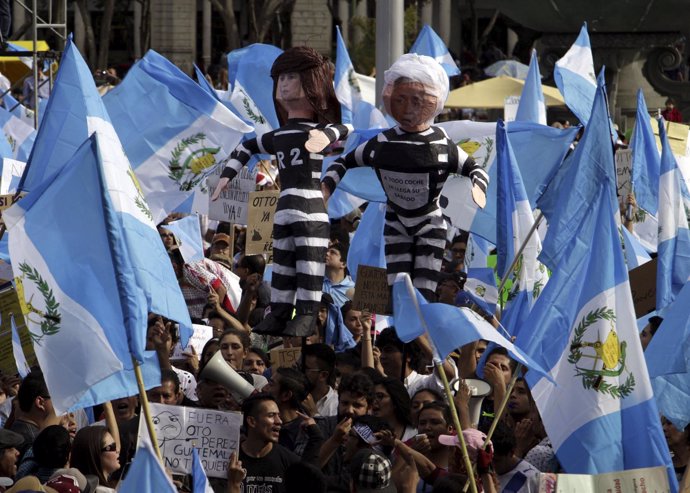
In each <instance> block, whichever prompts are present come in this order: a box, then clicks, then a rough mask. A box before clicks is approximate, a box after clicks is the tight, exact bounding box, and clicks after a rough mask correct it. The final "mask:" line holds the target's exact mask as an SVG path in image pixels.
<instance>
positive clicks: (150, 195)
mask: <svg viewBox="0 0 690 493" xmlns="http://www.w3.org/2000/svg"><path fill="white" fill-rule="evenodd" d="M51 99H52V98H51ZM103 101H104V103H105V106H106V108H107V110H108V113H109V114H110V118H111V120H112V124H113V126H114V127H115V130H116V131H117V134H118V136H119V137H120V141H121V142H122V144H123V146H124V149H125V153H126V154H127V157H128V158H129V160H130V162H131V164H132V168H133V169H134V172H135V173H136V176H137V179H138V180H139V183H140V185H141V189H142V191H143V193H144V196H145V197H146V201H147V202H148V205H149V206H150V208H151V211H152V214H153V221H154V222H155V223H158V222H160V221H161V220H163V219H164V218H165V216H166V215H167V214H168V213H170V212H172V211H174V210H178V209H179V210H181V211H183V212H199V213H202V214H204V213H207V212H208V184H207V179H208V178H209V177H210V176H211V175H212V174H213V173H214V172H215V170H216V169H217V168H218V166H219V163H221V162H223V160H224V159H225V158H227V157H228V156H229V154H230V152H231V151H232V149H234V148H235V146H236V145H237V144H238V143H239V142H240V140H241V138H242V134H243V133H244V132H250V131H251V130H252V128H251V127H250V126H248V125H246V124H245V123H244V122H242V121H241V120H240V119H239V118H238V117H237V116H235V115H234V114H233V113H232V112H231V111H230V110H229V109H228V108H226V107H225V106H224V105H223V104H222V103H221V102H220V101H218V99H217V98H214V97H213V96H211V95H210V94H208V93H207V92H206V91H204V89H202V88H201V87H199V85H198V84H197V83H195V82H194V81H193V80H192V79H190V78H189V77H188V76H187V75H186V74H184V73H183V72H182V71H181V70H180V69H179V68H177V67H176V66H175V65H173V64H172V63H171V62H170V61H168V60H167V59H165V58H164V57H162V56H161V55H159V54H158V53H156V52H155V51H152V50H150V51H149V52H148V53H146V55H145V56H144V58H142V59H141V60H139V62H137V63H136V65H134V67H132V68H131V69H130V70H129V72H128V73H127V77H125V79H124V80H123V81H122V82H121V83H120V84H119V85H117V86H116V87H115V88H114V89H113V90H112V91H110V92H108V93H107V94H106V95H105V96H104V97H103Z"/></svg>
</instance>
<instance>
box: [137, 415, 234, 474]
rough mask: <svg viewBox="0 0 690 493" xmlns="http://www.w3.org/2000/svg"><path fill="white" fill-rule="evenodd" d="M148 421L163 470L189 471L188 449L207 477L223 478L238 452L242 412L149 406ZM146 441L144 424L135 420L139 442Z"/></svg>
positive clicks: (147, 439)
mask: <svg viewBox="0 0 690 493" xmlns="http://www.w3.org/2000/svg"><path fill="white" fill-rule="evenodd" d="M150 406H151V417H152V418H151V419H152V421H153V426H154V428H155V430H156V437H157V439H158V447H159V448H160V451H161V454H162V455H163V459H164V462H165V467H166V468H168V469H170V470H171V471H172V472H173V473H175V474H190V473H191V472H192V449H193V448H197V449H199V458H200V459H201V463H202V464H203V465H204V469H205V470H206V474H207V475H208V477H211V478H225V477H226V472H227V470H228V461H229V460H230V454H231V453H232V452H239V450H238V448H239V443H240V425H241V424H242V413H237V412H229V411H216V410H214V409H198V408H192V407H182V406H168V405H166V404H154V403H151V404H150ZM142 440H144V441H146V442H150V438H149V434H148V431H147V429H146V421H145V420H144V419H140V420H139V441H140V442H141V441H142Z"/></svg>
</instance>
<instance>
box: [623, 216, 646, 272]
mask: <svg viewBox="0 0 690 493" xmlns="http://www.w3.org/2000/svg"><path fill="white" fill-rule="evenodd" d="M621 235H622V236H623V245H624V246H625V263H626V264H627V265H628V270H629V271H630V270H633V269H634V268H635V267H639V266H640V265H642V264H646V263H647V262H649V261H650V260H652V257H650V256H649V254H648V253H647V250H645V249H644V247H643V246H642V244H641V243H640V242H639V240H638V239H637V238H635V236H634V235H633V234H632V233H631V232H630V231H628V228H626V227H625V226H621Z"/></svg>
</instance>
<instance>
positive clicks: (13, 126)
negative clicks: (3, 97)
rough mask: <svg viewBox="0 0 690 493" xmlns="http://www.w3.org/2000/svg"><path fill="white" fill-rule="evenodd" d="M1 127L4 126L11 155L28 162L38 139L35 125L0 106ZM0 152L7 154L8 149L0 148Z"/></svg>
mask: <svg viewBox="0 0 690 493" xmlns="http://www.w3.org/2000/svg"><path fill="white" fill-rule="evenodd" d="M0 127H2V131H3V133H4V134H5V138H6V139H7V142H8V143H9V145H10V148H11V150H12V154H11V155H10V156H9V157H12V158H14V159H16V160H17V161H23V162H26V161H27V160H28V159H29V155H30V154H31V149H32V148H33V145H34V141H35V140H36V130H35V129H34V127H33V126H31V125H28V124H27V123H26V122H24V121H22V120H20V119H19V118H17V117H16V116H14V115H13V114H12V113H10V112H9V111H7V110H6V109H5V108H0ZM3 147H4V146H3ZM0 153H2V154H5V153H6V151H5V150H4V149H3V148H0Z"/></svg>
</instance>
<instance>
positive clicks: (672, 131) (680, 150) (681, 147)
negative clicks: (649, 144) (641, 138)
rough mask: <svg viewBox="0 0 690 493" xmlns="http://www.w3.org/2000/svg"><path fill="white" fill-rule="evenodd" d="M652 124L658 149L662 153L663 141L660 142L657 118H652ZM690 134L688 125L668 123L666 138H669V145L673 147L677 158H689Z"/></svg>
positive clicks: (672, 149) (672, 150)
mask: <svg viewBox="0 0 690 493" xmlns="http://www.w3.org/2000/svg"><path fill="white" fill-rule="evenodd" d="M649 119H650V123H651V125H652V132H653V133H654V137H655V140H656V145H657V148H658V149H659V152H661V140H659V124H658V123H657V121H656V119H655V118H652V117H650V118H649ZM689 132H690V127H689V126H688V125H683V124H682V123H676V122H666V137H667V138H668V143H669V145H670V146H671V152H673V154H675V155H676V156H687V155H688V133H689Z"/></svg>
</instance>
